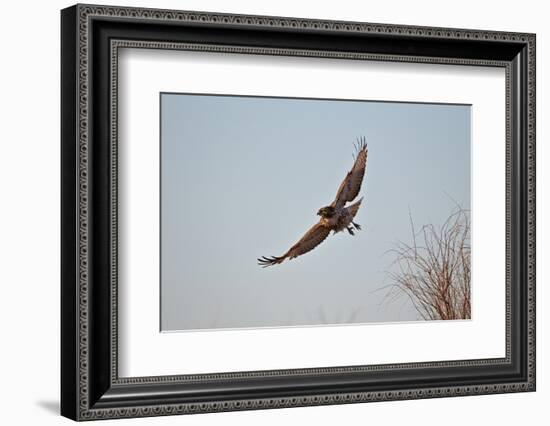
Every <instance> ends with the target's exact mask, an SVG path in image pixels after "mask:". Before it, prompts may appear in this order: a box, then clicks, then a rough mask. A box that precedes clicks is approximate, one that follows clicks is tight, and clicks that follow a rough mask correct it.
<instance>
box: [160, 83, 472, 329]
mask: <svg viewBox="0 0 550 426" xmlns="http://www.w3.org/2000/svg"><path fill="white" fill-rule="evenodd" d="M160 103H161V108H160V110H161V116H160V120H161V137H160V139H161V140H160V145H161V172H160V174H161V179H160V180H161V206H160V213H161V271H160V275H161V280H160V282H161V310H160V312H161V318H160V320H161V331H166V332H168V331H191V330H213V329H239V328H261V327H292V326H323V325H337V324H358V323H360V324H365V323H381V322H383V323H392V322H402V321H427V320H465V319H470V318H471V291H470V286H471V283H470V262H471V244H470V142H471V134H470V133H471V128H470V125H471V123H470V117H471V110H470V105H465V104H431V103H407V102H383V101H369V100H339V99H303V98H284V97H260V96H238V95H211V94H193V93H161V95H160Z"/></svg>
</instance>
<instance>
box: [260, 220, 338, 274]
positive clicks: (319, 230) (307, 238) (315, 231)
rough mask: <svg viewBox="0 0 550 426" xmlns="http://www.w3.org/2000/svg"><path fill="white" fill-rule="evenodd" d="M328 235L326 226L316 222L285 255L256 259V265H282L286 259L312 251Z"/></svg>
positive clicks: (328, 230)
mask: <svg viewBox="0 0 550 426" xmlns="http://www.w3.org/2000/svg"><path fill="white" fill-rule="evenodd" d="M329 233H330V229H329V228H328V227H327V226H325V225H323V224H322V223H321V222H317V223H316V224H315V225H313V226H312V227H311V228H310V229H309V231H307V232H306V233H305V235H304V236H303V237H302V238H301V239H300V241H298V242H297V243H296V244H294V245H293V246H292V247H291V248H290V249H289V250H288V251H287V252H286V253H285V254H283V255H282V256H272V257H265V256H262V257H261V258H259V259H258V264H259V265H261V266H263V267H264V268H265V267H266V266H272V265H276V264H278V263H283V262H284V261H285V260H286V259H289V260H290V259H294V258H295V257H298V256H300V255H302V254H304V253H307V252H308V251H311V250H313V249H314V248H315V247H317V246H318V245H319V244H321V243H322V242H323V241H324V240H325V239H326V238H327V237H328V234H329Z"/></svg>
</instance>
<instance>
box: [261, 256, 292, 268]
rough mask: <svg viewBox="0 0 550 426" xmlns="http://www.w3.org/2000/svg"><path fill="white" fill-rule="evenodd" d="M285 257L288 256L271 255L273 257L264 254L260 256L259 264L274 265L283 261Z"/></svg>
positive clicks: (264, 265)
mask: <svg viewBox="0 0 550 426" xmlns="http://www.w3.org/2000/svg"><path fill="white" fill-rule="evenodd" d="M285 259H286V256H271V257H266V256H262V257H260V258H258V265H260V266H262V267H263V268H267V267H268V266H273V265H277V264H279V263H283V262H284V260H285Z"/></svg>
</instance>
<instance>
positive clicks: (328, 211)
mask: <svg viewBox="0 0 550 426" xmlns="http://www.w3.org/2000/svg"><path fill="white" fill-rule="evenodd" d="M317 214H318V215H319V216H322V217H325V218H327V219H328V218H331V217H333V216H334V215H335V214H336V209H335V208H334V207H332V206H326V207H322V208H320V209H319V211H318V212H317Z"/></svg>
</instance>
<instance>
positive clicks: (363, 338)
mask: <svg viewBox="0 0 550 426" xmlns="http://www.w3.org/2000/svg"><path fill="white" fill-rule="evenodd" d="M152 75H154V76H155V78H151V76H152ZM218 75H223V78H216V76H218ZM504 76H505V73H504V69H502V68H487V67H481V68H480V67H463V66H449V65H427V64H402V63H372V62H352V63H350V62H349V61H341V60H340V61H338V60H333V61H330V60H327V59H326V58H323V59H318V58H288V57H287V58H281V57H276V58H273V57H266V56H247V57H246V59H245V60H242V56H240V55H227V54H214V53H204V52H177V51H168V52H167V51H150V50H143V49H139V50H136V49H125V50H123V51H122V52H121V53H120V54H119V81H120V82H121V84H120V87H119V91H118V94H119V157H120V158H121V159H123V160H122V161H121V164H120V166H119V172H120V180H119V185H120V193H121V194H123V196H122V197H121V199H120V210H119V214H120V218H121V220H120V223H121V224H124V225H123V226H121V229H120V233H119V253H120V258H119V293H118V294H119V332H120V340H119V344H120V346H119V349H120V358H119V359H120V364H119V374H120V375H121V376H123V377H128V376H130V377H132V376H156V375H169V374H198V373H209V372H210V373H212V372H216V371H245V370H272V369H288V368H314V367H326V366H330V365H359V364H377V363H378V364H379V363H397V362H424V361H435V360H455V359H477V358H499V357H504V356H505V352H504V351H505V337H504V333H505V328H504V327H505V312H504V307H505V287H504V283H505V233H504V232H503V229H505V143H504V141H505V78H504ZM329 80H330V81H333V82H334V83H333V84H331V85H329V86H327V85H326V84H324V82H326V81H329ZM166 91H172V92H183V93H185V92H200V93H203V92H209V93H238V94H246V95H277V96H302V97H306V96H308V97H318V98H319V97H329V98H341V99H376V100H388V101H409V102H449V103H457V104H458V103H463V104H464V103H471V104H472V105H473V106H472V111H471V114H472V142H471V146H472V151H471V154H472V160H473V161H472V165H471V170H472V206H473V208H472V246H473V250H472V282H473V288H472V302H473V303H472V307H473V311H472V320H471V321H451V322H448V321H444V322H438V323H433V322H418V323H398V324H364V325H360V324H354V325H348V326H339V327H326V326H325V327H287V328H276V329H265V328H264V329H255V330H231V331H227V330H226V331H220V330H216V331H200V332H193V333H159V331H158V330H159V324H158V318H159V317H160V315H159V310H158V309H159V306H160V303H158V301H159V290H160V284H159V246H158V244H159V240H160V238H159V232H160V227H159V208H158V202H159V192H158V191H159V187H160V185H159V181H158V179H159V169H158V167H159V145H158V135H159V120H158V117H159V102H158V94H159V92H166ZM488 164H491V167H490V173H488V172H487V171H488V168H487V165H488ZM155 201H156V202H155ZM495 247H498V249H495ZM213 347H223V348H227V349H226V350H225V351H224V355H223V356H222V357H220V356H219V353H218V352H217V351H205V350H204V348H213ZM281 348H284V350H281ZM289 348H292V350H289Z"/></svg>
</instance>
